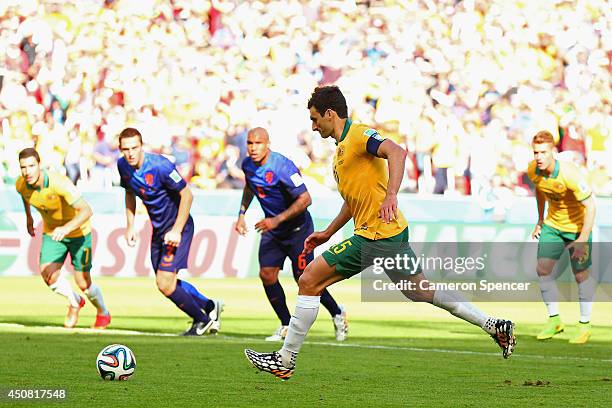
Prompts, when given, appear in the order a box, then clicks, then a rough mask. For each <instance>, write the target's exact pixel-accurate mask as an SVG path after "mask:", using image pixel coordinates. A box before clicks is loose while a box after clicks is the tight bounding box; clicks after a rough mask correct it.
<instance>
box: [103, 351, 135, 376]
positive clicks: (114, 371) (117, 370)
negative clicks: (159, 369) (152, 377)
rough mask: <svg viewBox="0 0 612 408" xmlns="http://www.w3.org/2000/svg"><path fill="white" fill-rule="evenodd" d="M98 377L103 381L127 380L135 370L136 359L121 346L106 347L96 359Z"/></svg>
mask: <svg viewBox="0 0 612 408" xmlns="http://www.w3.org/2000/svg"><path fill="white" fill-rule="evenodd" d="M96 367H97V368H98V373H99V374H100V377H102V378H103V379H105V380H109V381H112V380H127V379H128V378H130V377H131V376H132V374H134V371H135V370H136V357H134V353H132V350H130V349H129V348H128V347H126V346H124V345H123V344H111V345H110V346H106V347H104V348H103V349H102V351H100V354H98V358H96Z"/></svg>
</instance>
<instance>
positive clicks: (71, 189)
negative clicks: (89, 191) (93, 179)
mask: <svg viewBox="0 0 612 408" xmlns="http://www.w3.org/2000/svg"><path fill="white" fill-rule="evenodd" d="M41 177H44V180H43V187H42V188H41V189H38V188H34V187H32V186H30V185H29V184H28V183H26V181H25V179H24V178H23V177H19V178H18V179H17V182H16V183H15V187H16V189H17V192H18V193H19V194H21V197H23V199H24V200H25V202H26V204H28V205H32V206H33V207H34V208H36V209H37V210H38V212H39V213H40V215H41V217H42V219H43V232H44V233H45V234H50V233H51V232H53V230H54V229H55V228H57V227H61V226H62V225H64V224H66V223H67V222H69V221H70V220H72V219H73V218H74V217H75V215H76V214H77V210H76V209H75V208H74V207H72V205H73V204H74V203H76V202H77V201H78V200H80V199H81V194H80V193H79V190H77V188H76V186H75V185H74V184H72V181H70V179H69V178H68V177H66V176H63V175H61V174H58V173H53V172H46V171H43V172H41ZM90 232H91V225H90V223H89V220H88V221H86V222H84V223H83V225H81V226H80V227H79V228H77V229H75V230H74V231H71V232H70V233H69V234H68V235H66V238H78V237H82V236H84V235H87V234H89V233H90Z"/></svg>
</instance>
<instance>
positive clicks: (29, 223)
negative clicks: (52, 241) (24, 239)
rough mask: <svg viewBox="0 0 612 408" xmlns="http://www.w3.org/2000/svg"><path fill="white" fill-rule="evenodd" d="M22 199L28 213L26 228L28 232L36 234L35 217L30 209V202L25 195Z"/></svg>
mask: <svg viewBox="0 0 612 408" xmlns="http://www.w3.org/2000/svg"><path fill="white" fill-rule="evenodd" d="M21 201H22V202H23V209H24V210H25V214H26V228H27V229H28V234H30V236H31V237H33V236H34V218H32V212H31V211H30V203H28V202H27V201H26V200H25V199H24V198H23V197H21Z"/></svg>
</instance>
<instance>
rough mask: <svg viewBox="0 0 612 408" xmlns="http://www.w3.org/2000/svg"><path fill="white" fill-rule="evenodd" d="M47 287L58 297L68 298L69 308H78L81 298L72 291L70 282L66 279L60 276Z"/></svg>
mask: <svg viewBox="0 0 612 408" xmlns="http://www.w3.org/2000/svg"><path fill="white" fill-rule="evenodd" d="M49 287H50V288H51V290H52V291H54V292H55V293H57V294H58V295H62V296H64V297H66V298H68V303H70V306H72V307H79V303H80V301H81V297H80V296H79V295H78V294H77V293H76V292H75V291H74V290H72V286H70V282H68V279H66V278H65V277H64V276H62V275H60V276H59V277H58V278H57V280H56V281H55V283H54V284H52V285H49Z"/></svg>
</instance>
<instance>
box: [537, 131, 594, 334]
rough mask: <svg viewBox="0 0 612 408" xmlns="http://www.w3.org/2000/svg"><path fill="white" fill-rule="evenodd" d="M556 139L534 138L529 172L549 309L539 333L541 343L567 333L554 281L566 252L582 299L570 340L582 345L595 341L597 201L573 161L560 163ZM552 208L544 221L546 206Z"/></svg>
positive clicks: (546, 134) (540, 269)
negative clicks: (593, 271)
mask: <svg viewBox="0 0 612 408" xmlns="http://www.w3.org/2000/svg"><path fill="white" fill-rule="evenodd" d="M554 145H555V143H554V138H553V136H552V134H550V132H547V131H541V132H538V133H537V134H536V135H535V136H534V137H533V140H532V147H533V154H534V158H535V160H534V161H533V162H531V164H530V165H529V168H528V170H527V174H528V176H529V179H530V180H531V181H532V182H533V184H534V185H535V188H536V201H537V204H538V223H537V224H536V226H535V228H534V230H533V233H532V237H533V238H538V239H539V242H538V264H537V268H536V270H537V273H538V276H539V278H540V290H541V292H542V299H543V300H544V303H545V304H546V308H547V309H548V316H549V317H548V322H547V324H546V326H545V327H544V328H543V329H542V331H541V332H540V333H539V334H538V336H537V338H538V339H539V340H545V339H550V338H552V337H553V336H554V335H556V334H558V333H561V332H562V331H563V330H564V326H563V323H562V322H561V316H560V315H559V306H558V303H557V284H556V282H555V278H554V277H553V269H554V267H555V264H556V263H557V261H558V260H559V258H561V254H563V251H565V249H566V248H567V249H568V250H569V253H570V258H571V265H572V271H573V272H574V277H575V279H576V282H577V283H578V299H579V301H580V322H579V323H578V326H579V333H578V335H577V336H575V337H573V338H572V339H570V341H569V342H570V343H572V344H583V343H586V342H587V341H589V338H590V337H591V323H590V319H591V310H592V308H593V295H594V293H595V289H596V282H595V280H594V279H593V278H592V277H591V276H590V275H589V267H590V266H591V250H592V234H591V231H592V229H593V223H594V221H595V200H594V199H593V195H592V192H591V188H590V186H589V184H588V183H587V181H586V178H585V177H584V175H582V173H580V170H578V168H577V167H576V166H575V165H574V164H573V163H570V162H563V161H559V160H556V159H555V157H554V155H553V148H554ZM546 203H547V204H548V211H547V213H546V219H545V218H544V207H545V204H546Z"/></svg>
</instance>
